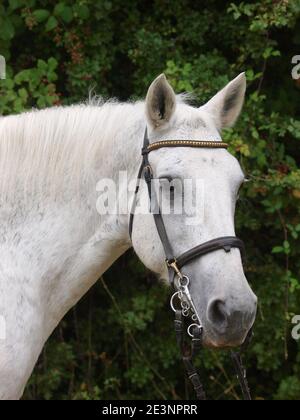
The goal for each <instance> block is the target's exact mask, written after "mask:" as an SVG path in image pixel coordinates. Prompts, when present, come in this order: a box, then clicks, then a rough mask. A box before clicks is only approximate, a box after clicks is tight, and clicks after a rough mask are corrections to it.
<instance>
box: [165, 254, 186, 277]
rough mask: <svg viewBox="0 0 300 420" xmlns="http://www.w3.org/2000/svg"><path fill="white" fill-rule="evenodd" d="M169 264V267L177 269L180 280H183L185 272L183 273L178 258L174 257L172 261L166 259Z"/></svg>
mask: <svg viewBox="0 0 300 420" xmlns="http://www.w3.org/2000/svg"><path fill="white" fill-rule="evenodd" d="M166 263H167V266H168V267H169V268H173V270H174V271H175V273H176V274H177V276H178V277H179V278H180V280H183V277H184V276H183V274H182V273H181V271H180V269H179V268H178V266H177V260H176V258H174V259H173V260H172V262H170V261H169V260H166Z"/></svg>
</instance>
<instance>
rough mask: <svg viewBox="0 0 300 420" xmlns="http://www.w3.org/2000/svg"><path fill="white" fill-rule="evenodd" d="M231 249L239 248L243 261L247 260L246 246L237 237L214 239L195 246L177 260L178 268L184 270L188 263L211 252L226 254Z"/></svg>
mask: <svg viewBox="0 0 300 420" xmlns="http://www.w3.org/2000/svg"><path fill="white" fill-rule="evenodd" d="M231 248H239V250H240V251H241V256H242V259H243V260H245V255H246V254H245V245H244V242H243V241H241V239H239V238H237V237H236V236H224V237H221V238H216V239H212V240H211V241H207V242H205V243H203V244H201V245H198V246H195V247H194V248H192V249H190V250H189V251H186V252H185V253H184V254H181V255H180V256H179V257H177V258H176V261H177V267H178V268H182V267H183V266H184V265H186V264H187V263H188V262H190V261H191V260H193V259H194V258H197V257H202V256H203V255H206V254H209V253H210V252H213V251H217V250H219V249H223V250H224V251H225V252H230V251H231Z"/></svg>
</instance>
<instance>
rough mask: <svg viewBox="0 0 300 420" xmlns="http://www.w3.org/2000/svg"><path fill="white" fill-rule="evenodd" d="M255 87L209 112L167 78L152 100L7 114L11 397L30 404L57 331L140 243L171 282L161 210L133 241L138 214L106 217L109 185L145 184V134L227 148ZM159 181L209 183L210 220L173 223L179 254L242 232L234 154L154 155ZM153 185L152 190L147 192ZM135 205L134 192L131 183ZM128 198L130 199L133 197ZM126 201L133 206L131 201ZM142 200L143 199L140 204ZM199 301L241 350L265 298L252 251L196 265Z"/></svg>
mask: <svg viewBox="0 0 300 420" xmlns="http://www.w3.org/2000/svg"><path fill="white" fill-rule="evenodd" d="M245 87H246V81H245V76H244V74H241V75H239V76H238V77H237V78H236V79H234V80H233V81H232V82H230V83H229V84H228V85H227V86H226V87H225V88H224V89H222V90H221V91H220V92H219V93H217V94H216V95H215V96H214V97H213V98H212V99H211V100H210V101H209V102H208V103H207V104H205V105H204V106H202V107H200V108H194V107H191V106H189V105H188V104H186V103H185V102H184V101H183V100H182V98H180V97H176V96H175V94H174V92H173V90H172V88H171V86H170V85H169V84H168V82H167V80H166V78H165V76H164V75H161V76H159V77H158V78H157V79H155V80H154V82H153V83H152V84H151V86H150V88H149V90H148V94H147V97H146V101H145V102H137V103H117V102H106V103H98V104H85V105H76V106H70V107H58V108H51V109H46V110H42V111H32V112H28V113H24V114H21V115H13V116H8V117H2V118H0V317H1V320H2V324H3V321H5V330H6V333H5V337H4V336H3V334H2V336H1V335H0V398H1V399H18V398H20V397H21V396H22V393H23V390H24V387H25V385H26V382H27V380H28V378H29V376H30V374H31V372H32V370H33V368H34V365H35V363H36V361H37V358H38V356H39V354H40V352H41V350H42V348H43V346H44V344H45V342H46V340H47V338H48V337H49V335H50V334H51V332H52V331H53V329H54V328H55V327H56V326H57V324H58V323H59V322H60V320H61V319H62V317H63V316H64V315H65V314H66V312H67V311H68V310H69V309H70V308H71V307H72V306H73V305H75V304H76V302H78V300H79V299H80V298H81V297H82V296H83V295H84V294H85V293H86V292H87V290H88V289H89V288H90V287H91V286H92V285H93V284H94V283H95V282H96V281H97V279H98V278H99V277H100V276H101V274H102V273H104V272H105V271H106V270H107V269H108V268H109V267H110V266H111V265H112V264H113V262H114V261H115V260H116V259H117V258H118V257H119V256H120V255H122V254H123V253H124V252H125V251H126V250H127V249H128V248H130V247H131V246H133V247H134V249H135V252H136V253H137V255H138V256H139V258H140V259H141V260H142V261H143V263H144V264H145V265H146V266H147V267H148V268H149V269H151V270H152V271H154V272H155V273H157V274H158V275H159V276H160V277H161V278H163V279H167V275H168V274H167V269H166V266H165V263H164V253H163V249H162V246H161V243H160V241H159V238H158V234H157V231H156V229H155V225H154V222H153V217H152V216H151V215H150V214H137V215H136V217H135V221H134V229H133V237H132V242H131V240H130V237H129V233H128V224H129V215H128V214H121V213H115V214H106V215H103V214H102V215H99V213H98V212H97V210H96V202H97V199H98V197H99V192H97V188H96V185H97V182H98V181H99V180H101V179H103V178H109V179H112V180H115V181H116V182H117V181H118V174H119V171H120V170H123V171H124V170H126V171H127V172H128V176H129V178H130V179H132V180H133V179H136V177H137V171H138V168H139V164H140V159H141V156H140V150H141V145H142V139H143V134H144V130H145V126H146V125H147V127H148V133H149V137H150V141H154V140H155V141H157V140H161V139H164V140H166V139H178V140H180V139H195V140H197V139H201V140H210V141H215V140H220V132H221V130H222V128H224V127H228V126H231V125H232V124H233V123H234V122H235V120H236V119H237V117H238V115H239V113H240V110H241V107H242V103H243V100H244V94H245ZM150 161H151V165H152V167H153V169H154V171H155V177H158V178H159V177H162V178H163V177H165V176H167V177H172V178H180V179H185V178H192V179H196V178H199V179H202V180H203V182H204V188H205V203H204V216H203V217H204V220H203V223H199V224H198V225H193V226H189V225H188V224H186V223H185V221H186V220H185V217H186V216H185V215H184V214H183V215H176V216H175V215H169V216H166V217H165V224H166V227H167V229H168V233H169V237H170V240H171V242H172V245H173V246H174V251H175V253H176V254H181V253H182V252H184V251H185V250H186V249H189V248H191V247H193V246H195V245H198V244H199V243H200V242H205V241H207V240H209V239H214V238H216V237H220V236H226V235H232V236H233V235H234V234H235V232H234V211H235V203H236V198H237V192H238V190H239V187H240V186H241V184H242V183H243V181H244V175H243V172H242V170H241V168H240V165H239V163H238V162H237V160H236V159H235V158H234V157H233V156H232V155H230V154H229V153H228V152H227V151H226V150H224V149H222V150H221V149H218V150H214V149H192V148H169V149H160V150H157V151H155V152H152V153H151V155H150ZM143 188H145V186H143ZM119 190H120V196H119V200H123V198H124V197H125V192H126V191H127V185H125V180H124V185H123V184H122V181H121V185H119ZM123 194H124V197H123ZM124 199H125V198H124ZM129 199H130V201H132V200H133V193H132V194H131V195H130V197H129ZM185 269H186V270H187V271H188V274H189V275H190V278H191V279H193V280H192V282H191V283H192V284H191V294H192V297H193V300H194V302H195V305H196V307H197V311H198V313H199V314H200V317H201V321H202V324H203V327H204V342H205V345H207V346H213V347H225V346H231V345H238V344H240V343H241V342H242V341H243V340H244V339H245V337H246V335H247V332H248V330H249V329H250V327H251V326H252V324H253V322H254V319H255V313H256V301H257V300H256V297H255V295H254V294H253V293H252V291H251V289H250V287H249V285H248V283H247V280H246V278H245V275H244V272H243V267H242V262H241V256H240V251H239V250H238V249H232V251H231V252H230V253H228V254H227V253H225V252H224V251H221V250H219V251H216V252H213V253H211V254H208V255H206V256H203V257H202V258H199V259H197V260H195V261H194V262H192V263H190V264H188V265H187V266H186V268H185Z"/></svg>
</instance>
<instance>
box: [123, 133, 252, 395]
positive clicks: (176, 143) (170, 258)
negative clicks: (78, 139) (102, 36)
mask: <svg viewBox="0 0 300 420" xmlns="http://www.w3.org/2000/svg"><path fill="white" fill-rule="evenodd" d="M166 147H194V148H210V149H227V148H228V144H226V143H224V142H222V141H200V140H199V141H198V140H164V141H158V142H155V143H151V144H150V141H149V138H148V133H147V128H146V130H145V135H144V142H143V148H142V164H141V166H140V169H139V172H138V177H137V186H136V190H135V197H134V201H133V206H132V209H131V213H130V220H129V234H130V238H131V237H132V230H133V222H134V214H135V208H136V197H137V194H138V192H139V188H140V181H141V179H142V178H144V180H145V181H146V184H147V188H148V195H149V199H150V202H151V206H150V207H151V208H155V209H156V211H155V212H152V213H153V218H154V222H155V225H156V229H157V233H158V235H159V238H160V241H161V244H162V246H163V249H164V253H165V261H166V265H167V268H168V272H169V279H170V283H171V285H172V286H173V287H174V289H175V293H174V294H173V295H172V297H171V301H170V305H171V308H172V310H173V311H174V312H175V324H174V325H175V333H176V339H177V342H178V345H179V346H180V349H181V351H182V355H183V362H184V365H185V368H186V371H187V373H188V376H189V379H190V380H191V382H192V384H193V386H194V389H195V392H196V395H197V398H198V399H200V400H203V399H206V397H205V393H204V390H203V387H202V384H201V382H200V378H199V375H198V373H197V372H196V369H195V367H194V365H193V359H194V356H195V353H196V351H197V350H199V349H200V348H201V344H202V332H203V327H202V324H201V319H200V316H199V314H198V312H197V310H196V307H195V305H194V302H193V299H192V297H191V294H190V292H189V282H190V280H189V278H188V277H187V276H186V275H184V274H183V272H182V271H183V270H182V269H183V268H184V266H185V265H186V264H188V263H189V262H191V261H193V260H195V259H196V258H200V257H202V256H203V255H206V254H209V253H211V252H214V251H218V250H223V251H224V252H226V253H229V252H230V251H231V249H232V248H238V249H239V250H240V252H241V257H242V260H244V258H245V246H244V242H243V241H242V240H241V239H239V238H237V237H236V236H223V237H220V238H216V239H212V240H210V241H207V242H204V243H202V244H200V245H197V246H195V247H194V248H191V249H190V250H188V251H186V252H184V253H183V254H181V255H179V256H175V254H174V251H173V248H172V245H171V243H170V240H169V238H168V234H167V231H166V227H165V224H164V220H163V216H162V213H161V209H160V207H159V205H158V203H157V197H156V194H155V193H154V194H153V193H152V181H153V180H154V174H153V170H152V167H151V165H150V162H149V157H148V156H149V153H151V152H152V151H155V150H158V149H161V148H166ZM176 301H177V305H178V304H179V309H176V303H175V302H176ZM183 317H186V318H188V317H189V318H190V319H191V320H192V323H191V324H190V325H189V326H188V328H187V332H188V335H189V336H190V337H192V348H191V352H190V354H189V355H188V356H186V354H185V353H186V351H185V347H184V339H183V337H184V318H183ZM251 335H252V331H251V332H250V333H249V335H248V337H247V339H246V341H245V343H244V344H243V346H242V349H241V350H245V347H246V345H247V344H248V342H249V341H250V339H251ZM231 356H232V359H233V362H234V366H235V370H236V373H237V377H238V379H239V382H240V385H241V388H242V392H243V395H244V399H246V400H250V399H251V396H250V392H249V388H248V383H247V380H246V375H245V369H244V367H243V365H242V361H241V352H239V353H234V352H232V354H231Z"/></svg>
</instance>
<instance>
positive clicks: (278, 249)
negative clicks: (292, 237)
mask: <svg viewBox="0 0 300 420" xmlns="http://www.w3.org/2000/svg"><path fill="white" fill-rule="evenodd" d="M283 251H284V248H283V247H282V246H275V247H274V248H273V249H272V254H280V253H282V252H283Z"/></svg>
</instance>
